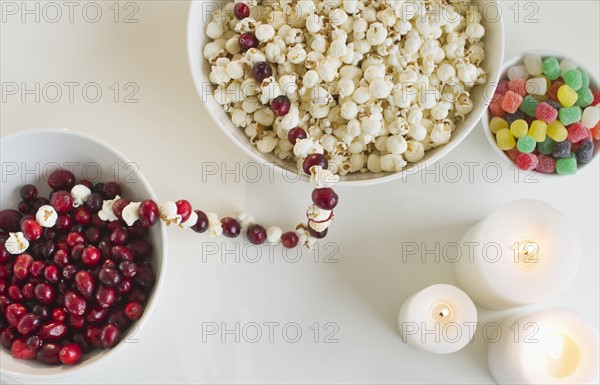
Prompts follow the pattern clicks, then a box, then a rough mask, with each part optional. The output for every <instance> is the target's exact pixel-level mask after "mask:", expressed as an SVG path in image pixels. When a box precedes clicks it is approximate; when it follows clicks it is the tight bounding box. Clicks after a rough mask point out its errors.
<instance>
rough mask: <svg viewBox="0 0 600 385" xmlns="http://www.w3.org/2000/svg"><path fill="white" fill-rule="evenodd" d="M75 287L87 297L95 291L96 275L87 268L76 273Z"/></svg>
mask: <svg viewBox="0 0 600 385" xmlns="http://www.w3.org/2000/svg"><path fill="white" fill-rule="evenodd" d="M75 288H76V289H77V290H78V291H79V292H80V293H81V294H82V295H83V296H84V297H86V298H89V297H90V296H91V295H92V294H93V293H94V277H93V276H92V275H91V274H90V273H89V272H87V271H85V270H79V271H78V272H77V274H75Z"/></svg>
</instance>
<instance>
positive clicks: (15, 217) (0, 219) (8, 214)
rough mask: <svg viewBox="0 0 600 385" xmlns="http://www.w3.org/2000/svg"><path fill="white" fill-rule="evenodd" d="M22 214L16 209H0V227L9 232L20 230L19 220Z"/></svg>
mask: <svg viewBox="0 0 600 385" xmlns="http://www.w3.org/2000/svg"><path fill="white" fill-rule="evenodd" d="M22 217H23V215H22V214H21V213H20V212H18V211H17V210H12V209H8V210H2V211H0V229H2V230H4V231H9V232H13V233H14V232H16V231H20V228H21V226H20V225H19V222H20V221H21V218H22Z"/></svg>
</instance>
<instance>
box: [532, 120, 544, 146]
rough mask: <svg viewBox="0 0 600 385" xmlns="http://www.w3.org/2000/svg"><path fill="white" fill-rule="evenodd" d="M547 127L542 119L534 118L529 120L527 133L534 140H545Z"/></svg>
mask: <svg viewBox="0 0 600 385" xmlns="http://www.w3.org/2000/svg"><path fill="white" fill-rule="evenodd" d="M547 128H548V125H547V124H546V122H544V121H543V120H534V121H533V122H531V126H530V127H529V131H528V132H527V135H528V136H531V137H532V138H533V139H534V140H535V141H536V142H543V141H544V140H546V130H547Z"/></svg>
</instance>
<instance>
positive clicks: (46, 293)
mask: <svg viewBox="0 0 600 385" xmlns="http://www.w3.org/2000/svg"><path fill="white" fill-rule="evenodd" d="M34 293H35V298H37V300H38V301H40V302H41V303H45V304H46V305H49V304H51V303H52V301H54V297H55V292H54V289H53V288H52V286H50V285H48V284H47V283H43V282H42V283H38V284H37V285H36V286H35V289H34Z"/></svg>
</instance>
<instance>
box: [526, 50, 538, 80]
mask: <svg viewBox="0 0 600 385" xmlns="http://www.w3.org/2000/svg"><path fill="white" fill-rule="evenodd" d="M523 63H524V64H525V68H527V72H529V75H531V76H539V75H541V74H542V57H541V56H540V55H536V54H528V55H525V57H524V58H523Z"/></svg>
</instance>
